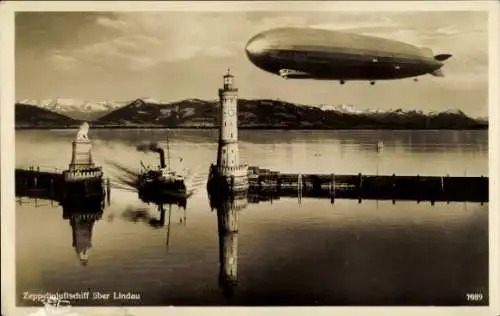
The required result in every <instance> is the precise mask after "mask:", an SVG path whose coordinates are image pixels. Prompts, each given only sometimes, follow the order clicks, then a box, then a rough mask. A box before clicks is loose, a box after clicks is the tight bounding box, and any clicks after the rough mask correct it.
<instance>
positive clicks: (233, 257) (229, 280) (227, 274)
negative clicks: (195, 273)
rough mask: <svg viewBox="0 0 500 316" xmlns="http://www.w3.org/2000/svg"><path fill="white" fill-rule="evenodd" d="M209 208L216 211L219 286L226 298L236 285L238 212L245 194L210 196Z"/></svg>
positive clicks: (231, 293)
mask: <svg viewBox="0 0 500 316" xmlns="http://www.w3.org/2000/svg"><path fill="white" fill-rule="evenodd" d="M209 198H210V207H211V208H212V210H213V209H216V210H217V230H218V235H219V286H220V288H221V289H222V292H223V295H224V297H226V298H228V299H229V298H231V297H232V296H233V295H234V288H235V287H236V286H237V285H238V273H237V272H238V212H239V211H241V210H243V209H244V208H245V207H246V206H247V204H248V200H247V192H244V193H240V194H237V195H230V196H220V195H210V194H209Z"/></svg>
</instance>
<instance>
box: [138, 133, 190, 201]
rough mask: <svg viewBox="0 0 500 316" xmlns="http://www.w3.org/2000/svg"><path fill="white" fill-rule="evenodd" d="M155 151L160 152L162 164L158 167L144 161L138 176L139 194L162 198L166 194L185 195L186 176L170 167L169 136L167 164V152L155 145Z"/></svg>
mask: <svg viewBox="0 0 500 316" xmlns="http://www.w3.org/2000/svg"><path fill="white" fill-rule="evenodd" d="M154 151H156V152H158V153H159V154H160V165H159V166H158V168H157V169H153V168H150V167H146V166H145V165H144V164H143V163H142V161H141V166H142V171H141V172H140V173H139V176H138V189H139V195H147V196H157V197H158V198H160V199H161V198H162V197H165V196H167V197H168V196H177V197H181V196H185V195H186V192H187V190H186V185H185V183H184V180H185V179H184V176H183V175H181V174H179V173H177V172H176V171H175V170H172V169H170V149H169V145H168V138H167V161H168V165H167V164H165V154H164V152H163V149H162V148H160V147H155V148H154Z"/></svg>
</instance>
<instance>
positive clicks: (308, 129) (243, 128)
mask: <svg viewBox="0 0 500 316" xmlns="http://www.w3.org/2000/svg"><path fill="white" fill-rule="evenodd" d="M79 127H80V126H79V125H75V126H16V127H15V130H16V131H17V130H74V129H78V128H79ZM90 128H91V129H104V130H105V129H108V130H113V129H117V130H126V129H132V130H140V129H185V130H188V129H189V130H213V129H219V127H213V126H212V127H210V126H157V125H152V126H147V125H140V126H138V125H131V126H123V125H122V126H114V125H111V126H102V125H101V126H98V125H97V126H94V125H92V124H90ZM238 129H239V130H286V131H302V130H305V131H310V130H316V131H331V130H388V131H391V130H394V131H397V130H422V131H425V130H464V131H467V130H488V125H479V126H476V127H468V128H459V127H457V128H450V127H446V128H435V127H433V128H425V127H407V126H402V127H393V128H388V127H375V126H362V127H361V126H360V127H340V128H339V127H335V128H334V127H331V128H328V127H300V128H286V127H279V126H262V127H261V126H259V127H254V126H252V127H249V126H241V127H238Z"/></svg>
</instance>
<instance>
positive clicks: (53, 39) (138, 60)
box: [15, 12, 488, 116]
mask: <svg viewBox="0 0 500 316" xmlns="http://www.w3.org/2000/svg"><path fill="white" fill-rule="evenodd" d="M279 26H309V27H321V28H329V29H336V30H348V31H352V32H357V33H364V34H370V35H376V36H382V37H388V38H392V39H397V40H402V41H405V42H408V43H411V44H414V45H419V46H425V47H429V48H431V49H432V50H433V51H434V53H435V54H438V53H451V54H452V55H453V57H452V58H451V59H449V60H448V61H447V62H446V65H445V66H444V67H443V72H444V73H445V76H446V77H444V78H435V77H432V76H430V75H426V76H424V77H421V78H420V79H419V82H417V83H415V82H413V81H412V80H411V79H403V80H392V81H385V82H382V81H380V82H377V84H376V85H374V86H370V84H369V83H368V82H347V83H346V84H345V85H343V86H341V85H340V84H339V83H338V82H337V81H315V80H283V79H281V78H279V77H278V76H274V75H271V74H269V73H267V72H264V71H262V70H260V69H258V68H256V67H255V66H253V65H252V64H251V63H250V61H249V60H248V59H247V57H246V55H245V52H244V47H245V44H246V43H247V41H248V40H249V39H250V37H252V36H253V35H254V34H256V33H257V32H260V31H264V30H266V29H269V28H272V27H279ZM15 65H16V98H17V99H22V98H28V99H47V98H56V97H64V98H75V99H83V100H87V101H99V100H126V99H135V98H138V97H151V98H154V99H158V100H164V101H174V100H179V99H184V98H202V99H215V98H217V89H218V88H219V86H220V85H221V82H222V78H221V76H222V75H223V74H224V72H225V71H226V68H228V67H231V69H232V72H233V74H234V75H235V77H236V83H237V85H238V87H239V88H240V96H241V97H245V98H271V99H281V100H286V101H290V102H297V103H306V104H310V105H318V104H341V103H343V104H352V105H354V106H356V107H358V108H380V109H391V108H392V109H394V108H403V109H416V110H423V111H441V110H447V109H455V108H458V109H461V110H463V111H464V112H466V113H467V114H469V115H473V116H487V112H488V95H487V94H488V16H487V13H486V12H411V13H398V12H387V13H385V12H374V13H369V12H363V13H348V12H342V13H335V12H324V13H323V12H321V13H320V12H309V13H307V12H288V13H287V12H282V13H278V12H262V13H261V12H221V13H215V12H151V13H150V12H141V13H139V12H137V13H133V12H115V13H91V12H26V13H18V14H17V15H16V64H15Z"/></svg>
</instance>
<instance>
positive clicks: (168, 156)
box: [167, 131, 170, 170]
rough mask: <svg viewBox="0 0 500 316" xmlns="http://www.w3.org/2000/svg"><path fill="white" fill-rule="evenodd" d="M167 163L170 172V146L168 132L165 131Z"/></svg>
mask: <svg viewBox="0 0 500 316" xmlns="http://www.w3.org/2000/svg"><path fill="white" fill-rule="evenodd" d="M167 163H168V169H169V170H170V145H169V141H168V131H167Z"/></svg>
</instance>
